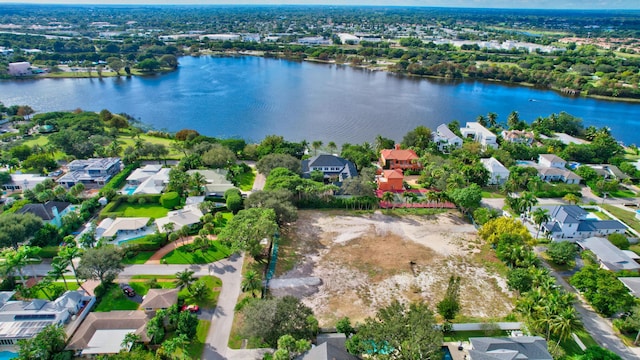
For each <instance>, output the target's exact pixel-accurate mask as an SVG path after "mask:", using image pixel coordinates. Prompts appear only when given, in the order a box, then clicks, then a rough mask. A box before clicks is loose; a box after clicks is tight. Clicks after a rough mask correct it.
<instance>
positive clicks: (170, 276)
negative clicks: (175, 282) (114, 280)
mask: <svg viewBox="0 0 640 360" xmlns="http://www.w3.org/2000/svg"><path fill="white" fill-rule="evenodd" d="M131 278H132V279H145V280H146V279H153V278H156V279H175V278H176V277H175V275H133V276H131Z"/></svg>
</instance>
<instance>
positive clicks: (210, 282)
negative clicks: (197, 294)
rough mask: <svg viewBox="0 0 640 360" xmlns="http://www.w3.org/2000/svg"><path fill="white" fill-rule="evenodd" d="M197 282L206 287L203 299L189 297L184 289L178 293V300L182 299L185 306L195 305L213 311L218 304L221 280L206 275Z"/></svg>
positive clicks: (187, 291)
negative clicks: (207, 290) (205, 294)
mask: <svg viewBox="0 0 640 360" xmlns="http://www.w3.org/2000/svg"><path fill="white" fill-rule="evenodd" d="M198 281H204V283H205V284H206V285H207V289H209V290H211V291H209V292H208V294H207V297H206V298H205V299H200V300H197V299H195V298H193V297H192V296H191V294H190V293H189V290H187V288H184V289H182V290H180V292H179V293H178V298H180V299H184V303H185V304H187V305H191V304H197V305H199V306H200V307H202V308H205V309H213V308H215V307H216V304H217V303H218V296H220V288H221V287H222V280H220V279H219V278H217V277H215V276H211V275H207V276H203V277H201V278H199V279H198Z"/></svg>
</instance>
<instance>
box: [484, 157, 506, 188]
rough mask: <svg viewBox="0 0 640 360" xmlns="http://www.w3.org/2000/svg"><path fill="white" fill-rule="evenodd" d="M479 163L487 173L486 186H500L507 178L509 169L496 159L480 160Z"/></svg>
mask: <svg viewBox="0 0 640 360" xmlns="http://www.w3.org/2000/svg"><path fill="white" fill-rule="evenodd" d="M480 162H482V165H484V167H485V169H487V170H488V171H489V182H488V185H502V184H504V183H505V181H507V179H508V178H509V169H507V168H506V167H505V166H504V165H502V163H501V162H500V161H498V160H496V158H493V157H492V158H489V159H480Z"/></svg>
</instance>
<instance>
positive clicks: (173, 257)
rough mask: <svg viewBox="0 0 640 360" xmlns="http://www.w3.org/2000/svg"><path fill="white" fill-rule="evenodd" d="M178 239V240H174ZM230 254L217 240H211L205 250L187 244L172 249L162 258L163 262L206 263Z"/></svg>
mask: <svg viewBox="0 0 640 360" xmlns="http://www.w3.org/2000/svg"><path fill="white" fill-rule="evenodd" d="M176 241H179V240H176ZM229 255H231V250H230V249H229V248H228V247H226V246H225V245H223V244H222V243H220V242H218V241H211V242H210V245H209V247H208V248H207V249H206V250H202V249H195V248H194V247H193V245H192V244H188V245H185V246H182V247H179V248H177V249H175V250H172V251H171V252H170V253H168V254H167V255H165V256H164V257H163V258H162V263H164V264H208V263H212V262H215V261H218V260H222V259H224V258H226V257H228V256H229Z"/></svg>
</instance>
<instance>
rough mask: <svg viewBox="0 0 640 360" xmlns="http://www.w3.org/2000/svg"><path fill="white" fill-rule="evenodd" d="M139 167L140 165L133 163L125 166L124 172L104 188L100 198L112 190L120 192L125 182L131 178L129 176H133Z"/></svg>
mask: <svg viewBox="0 0 640 360" xmlns="http://www.w3.org/2000/svg"><path fill="white" fill-rule="evenodd" d="M138 167H139V164H138V163H133V164H129V165H127V166H125V168H124V169H122V171H120V172H119V173H118V174H116V176H114V177H113V178H111V180H109V182H108V183H107V184H106V185H105V186H104V187H103V188H102V190H100V196H104V193H105V192H106V191H107V190H110V189H113V190H114V191H118V190H119V189H120V188H121V187H122V185H123V184H124V182H125V180H127V177H129V175H131V173H132V172H133V170H135V169H137V168H138Z"/></svg>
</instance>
